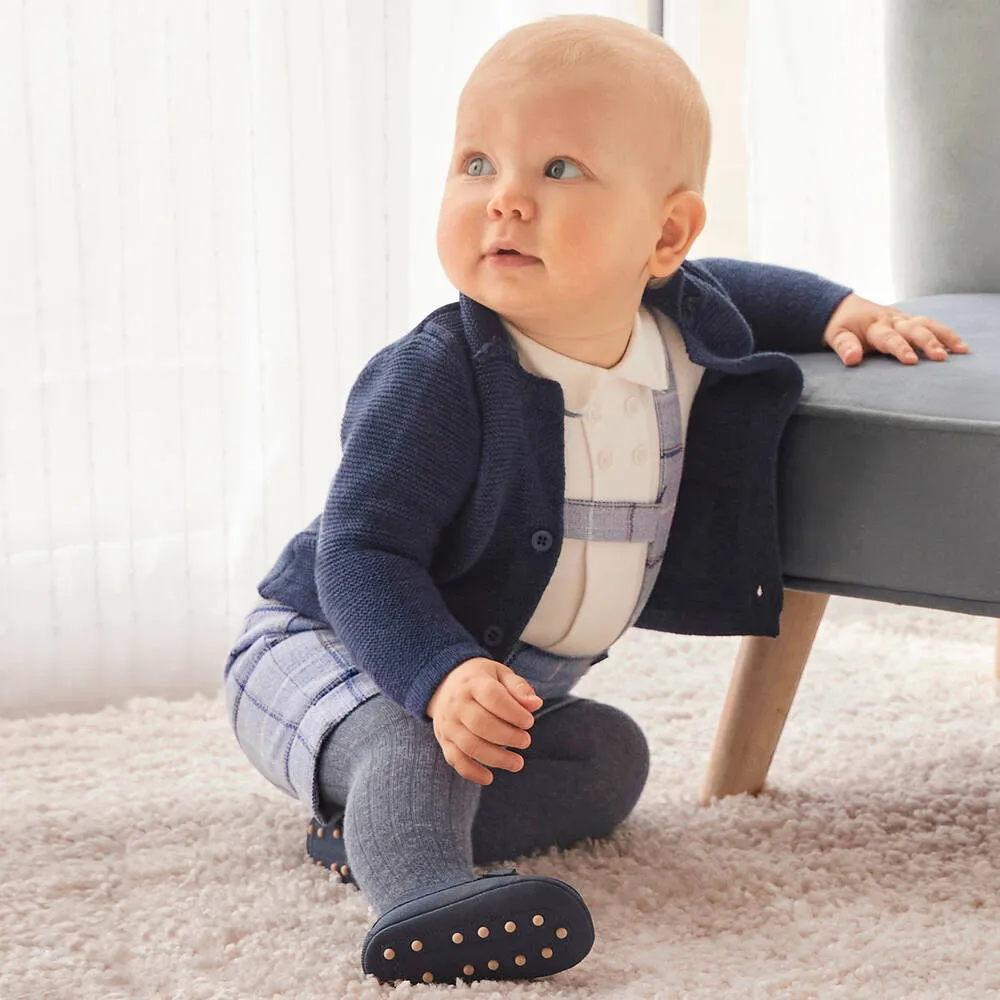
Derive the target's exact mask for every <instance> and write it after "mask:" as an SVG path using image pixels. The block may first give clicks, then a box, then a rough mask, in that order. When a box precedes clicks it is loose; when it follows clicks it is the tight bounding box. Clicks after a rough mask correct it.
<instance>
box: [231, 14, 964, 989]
mask: <svg viewBox="0 0 1000 1000" xmlns="http://www.w3.org/2000/svg"><path fill="white" fill-rule="evenodd" d="M709 133H710V128H709V116H708V111H707V108H706V105H705V101H704V98H703V97H702V93H701V90H700V88H699V86H698V84H697V82H696V80H695V79H694V77H693V76H692V74H691V73H690V71H689V70H688V68H687V66H686V65H685V64H684V63H683V61H682V60H681V59H680V58H679V57H678V56H677V55H676V54H675V53H674V52H673V51H672V50H671V49H670V48H669V47H668V46H667V45H666V44H665V43H664V42H663V40H662V39H660V38H658V37H656V36H654V35H651V34H649V33H647V32H645V31H643V30H641V29H639V28H636V27H633V26H631V25H628V24H625V23H623V22H619V21H616V20H612V19H608V18H600V17H585V16H571V17H559V18H552V19H549V20H545V21H542V22H539V23H536V24H530V25H527V26H524V27H521V28H518V29H516V30H514V31H512V32H511V33H510V34H508V35H507V36H505V37H504V38H503V39H501V40H500V41H499V42H498V43H497V44H496V45H494V46H493V48H492V49H490V50H489V52H487V53H486V55H485V56H484V57H483V59H482V60H481V62H480V63H479V64H478V66H477V67H476V68H475V70H474V71H473V73H472V76H471V78H470V79H469V81H468V83H467V84H466V86H465V89H464V90H463V91H462V95H461V99H460V102H459V107H458V117H457V126H456V134H455V150H454V156H453V158H452V161H451V167H450V170H449V174H448V179H447V184H446V188H445V193H444V199H443V203H442V206H441V213H440V222H439V229H438V251H439V255H440V259H441V262H442V264H443V266H444V269H445V271H446V273H447V275H448V277H449V279H450V280H451V282H452V283H453V284H454V285H455V287H456V288H457V289H458V290H459V292H460V293H461V295H460V298H459V301H458V302H457V303H451V304H449V305H446V306H443V307H442V308H440V309H438V310H437V311H435V312H433V313H432V314H431V315H430V316H428V317H427V318H426V319H425V320H423V321H422V322H421V323H420V324H419V325H418V326H417V327H416V328H415V329H414V330H412V331H411V332H410V333H409V334H407V335H406V336H405V337H402V338H401V339H399V340H397V341H396V342H394V343H392V344H390V345H389V346H388V347H386V348H385V349H383V350H382V351H380V352H379V353H378V354H377V355H376V356H375V357H374V358H373V359H372V360H371V361H370V362H369V363H368V365H367V366H366V367H365V369H364V371H363V372H362V373H361V375H360V377H359V378H358V380H357V382H356V383H355V385H354V387H353V390H352V392H351V395H350V398H349V400H348V403H347V407H346V413H345V416H344V423H343V436H342V440H343V456H342V459H341V462H340V466H339V468H338V470H337V472H336V475H335V476H334V479H333V482H332V485H331V487H330V491H329V495H328V498H327V501H326V504H325V507H324V509H323V512H322V514H321V515H320V516H319V517H318V518H317V519H316V520H315V521H314V522H313V523H312V524H311V525H309V527H308V528H307V529H306V530H305V531H303V532H301V533H300V534H298V535H296V536H295V537H294V538H293V539H292V540H291V541H290V542H289V543H288V545H287V546H286V548H285V549H284V551H283V552H282V553H281V555H280V557H279V559H278V561H277V563H276V565H275V566H274V568H273V569H272V570H271V571H270V572H269V573H268V574H267V576H266V577H265V578H264V580H263V581H262V582H261V584H260V586H259V592H260V601H259V603H258V604H257V605H256V606H255V607H254V608H253V610H252V611H251V612H250V614H249V616H248V618H247V620H246V624H245V627H244V629H243V631H242V633H241V635H240V636H239V638H238V640H237V642H236V643H235V645H234V648H233V650H232V652H231V654H230V657H229V660H228V662H227V665H226V692H227V701H228V705H229V710H230V718H231V722H232V725H233V727H234V729H235V732H236V735H237V738H238V740H239V742H240V745H241V746H242V748H243V750H244V751H245V753H246V754H247V756H248V757H249V758H250V760H251V761H252V762H253V764H254V765H255V766H256V767H257V768H258V769H259V770H260V771H261V772H262V773H263V774H264V775H265V776H266V777H267V778H268V779H269V780H271V781H272V782H273V783H274V784H275V785H277V786H278V787H279V788H281V789H283V790H284V791H286V792H288V793H289V794H291V795H294V796H296V797H298V798H299V799H300V800H301V801H302V802H303V803H304V805H305V807H306V808H307V809H309V810H310V813H311V815H312V816H313V817H315V818H314V822H313V825H312V826H311V827H310V833H309V837H308V846H309V851H310V853H311V854H312V855H313V856H314V857H315V858H317V859H319V860H320V861H323V862H324V863H327V864H329V865H331V866H332V867H335V868H336V870H337V871H338V872H339V873H340V874H341V877H342V878H344V879H345V880H353V881H355V882H356V883H357V885H358V886H359V887H360V888H361V889H362V890H363V891H364V893H365V894H366V897H367V899H368V900H369V902H370V903H371V905H372V906H373V908H374V909H375V911H376V913H377V919H376V921H375V923H374V925H373V926H372V928H371V929H370V931H369V932H368V935H367V937H366V938H365V942H364V945H363V950H362V966H363V968H364V970H365V971H366V972H369V973H373V974H374V975H375V976H377V977H378V978H379V979H380V980H384V981H392V980H400V979H402V980H410V981H412V982H421V981H423V982H432V981H437V982H442V981H454V980H456V979H459V978H461V979H465V980H474V979H484V978H485V979H489V978H493V979H515V978H517V979H521V978H533V977H538V976H545V975H551V974H553V973H556V972H559V971H561V970H563V969H566V968H569V967H570V966H572V965H574V964H576V963H577V962H579V961H580V960H581V959H583V958H584V956H585V955H586V954H587V952H588V950H589V949H590V947H591V945H592V943H593V939H594V930H593V924H592V922H591V917H590V914H589V912H588V909H587V906H586V904H585V902H584V900H583V899H582V898H581V896H580V895H579V894H578V893H577V892H576V891H575V890H574V889H573V888H572V887H570V886H569V885H567V884H566V883H564V882H561V881H559V880H557V879H553V878H543V877H540V876H531V875H520V874H518V873H517V872H516V871H515V870H513V869H500V870H494V871H490V872H487V873H486V874H484V875H481V876H478V877H477V876H476V875H475V874H474V869H473V865H483V864H489V863H492V862H496V861H501V860H504V859H510V858H516V857H519V856H522V855H526V854H530V853H531V852H533V851H536V850H540V849H546V848H551V847H559V848H565V847H569V846H570V845H572V844H574V843H577V842H579V841H582V840H585V839H587V838H600V837H607V836H608V835H609V834H610V833H611V832H612V831H613V830H614V829H615V828H616V827H617V826H618V825H619V824H620V823H621V822H622V821H623V820H624V819H625V818H626V817H627V816H628V815H629V813H630V812H631V810H632V808H633V807H634V805H635V803H636V801H637V800H638V798H639V795H640V793H641V792H642V789H643V786H644V784H645V781H646V777H647V772H648V766H649V755H648V750H647V746H646V741H645V739H644V737H643V734H642V732H641V730H640V729H639V727H638V726H637V725H636V723H635V722H634V721H633V720H632V719H630V718H629V717H628V716H627V715H625V714H624V713H622V712H621V711H619V710H618V709H616V708H613V707H611V706H609V705H604V704H601V703H599V702H596V701H593V700H589V699H586V698H580V697H576V696H574V695H573V694H571V691H572V689H573V687H574V685H575V684H576V682H577V681H578V680H579V679H580V678H581V677H582V676H583V675H584V674H585V673H586V672H587V671H588V670H589V669H590V668H591V667H592V666H593V665H594V664H595V663H598V662H599V661H601V660H603V659H605V658H606V656H607V650H608V649H609V647H610V646H611V645H612V644H613V643H614V642H615V640H616V639H617V638H618V637H619V636H620V635H621V634H622V633H623V632H624V631H625V630H626V629H628V628H629V627H630V626H632V625H638V626H640V627H641V626H646V627H655V628H658V629H665V630H670V631H674V632H681V633H688V634H703V635H722V634H729V635H737V634H740V635H742V634H756V635H772V636H773V635H776V634H777V629H778V615H779V612H780V610H781V597H782V579H781V567H780V564H779V557H778V550H777V541H776V539H777V530H776V512H775V479H776V459H777V449H778V444H779V441H780V438H781V434H782V431H783V428H784V426H785V422H786V420H787V418H788V416H789V415H790V414H791V412H792V410H793V409H794V408H795V406H796V403H797V401H798V398H799V394H800V391H801V387H802V379H801V372H800V371H799V369H798V367H797V366H796V364H795V363H794V362H793V360H792V359H791V358H789V357H788V356H787V354H786V353H781V352H795V351H811V350H823V349H828V348H832V349H834V350H836V351H837V353H838V354H839V355H840V357H841V358H842V359H843V361H844V362H845V363H846V364H856V363H858V362H859V361H860V360H861V357H862V355H863V353H864V352H865V351H867V350H881V351H884V352H886V353H892V354H894V355H895V356H897V357H898V358H900V360H902V361H904V362H906V363H915V362H916V360H917V356H916V353H915V351H914V349H913V346H912V345H916V346H917V347H919V348H920V349H922V350H923V352H924V353H925V354H926V356H927V357H929V358H935V359H943V358H944V357H946V356H947V353H948V350H949V349H950V350H964V349H965V348H964V345H963V344H961V342H960V341H959V340H958V339H957V337H956V336H955V335H954V333H953V332H952V331H951V330H949V329H948V328H947V327H944V326H942V325H940V324H936V323H934V322H933V321H931V320H927V319H924V318H922V317H908V316H904V315H903V314H901V313H899V312H898V311H896V310H893V309H888V308H884V307H881V306H878V305H876V304H875V303H872V302H868V301H866V300H864V299H861V298H859V297H858V296H856V295H853V294H850V291H849V289H847V288H844V287H842V286H840V285H835V284H833V283H831V282H828V281H825V280H823V279H821V278H818V277H816V276H814V275H810V274H806V273H804V272H801V271H793V270H789V269H786V268H779V267H773V266H768V265H761V264H749V263H741V262H737V261H729V260H704V261H701V262H699V263H697V264H695V263H692V262H688V261H686V259H685V258H686V256H687V253H688V251H689V249H690V247H691V244H692V243H693V242H694V240H695V238H696V237H697V236H698V234H699V233H700V232H701V230H702V227H703V226H704V223H705V207H704V202H703V199H702V191H703V187H704V181H705V171H706V167H707V163H708V155H709Z"/></svg>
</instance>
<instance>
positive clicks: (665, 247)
mask: <svg viewBox="0 0 1000 1000" xmlns="http://www.w3.org/2000/svg"><path fill="white" fill-rule="evenodd" d="M660 218H661V220H662V224H661V228H660V239H659V240H658V242H657V244H656V247H655V249H654V250H653V253H652V254H651V255H650V258H649V265H648V266H649V273H650V276H651V277H653V278H665V277H667V276H669V275H671V274H673V273H674V271H676V270H677V268H679V267H680V266H681V264H682V263H683V262H684V258H685V257H687V254H688V251H689V250H690V249H691V244H692V243H694V241H695V240H696V239H697V238H698V234H699V233H700V232H701V231H702V230H703V229H704V228H705V200H704V199H703V198H702V196H701V195H700V194H698V192H697V191H676V192H674V194H672V195H670V197H669V198H667V200H666V201H665V202H664V203H663V210H662V212H661V213H660Z"/></svg>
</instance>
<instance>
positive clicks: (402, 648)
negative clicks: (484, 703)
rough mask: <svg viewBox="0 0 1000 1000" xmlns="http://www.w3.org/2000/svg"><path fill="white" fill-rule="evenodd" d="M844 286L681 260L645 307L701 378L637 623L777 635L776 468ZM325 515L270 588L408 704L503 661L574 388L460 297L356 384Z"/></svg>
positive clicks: (543, 569) (555, 500) (530, 607)
mask: <svg viewBox="0 0 1000 1000" xmlns="http://www.w3.org/2000/svg"><path fill="white" fill-rule="evenodd" d="M849 291H850V289H848V288H845V287H843V286H842V285H836V284H833V283H832V282H829V281H826V280H824V279H822V278H819V277H817V276H815V275H812V274H808V273H806V272H802V271H795V270H791V269H788V268H782V267H776V266H772V265H764V264H753V263H745V262H739V261H734V260H725V259H704V260H701V261H699V262H692V261H688V262H686V263H685V264H684V265H683V266H682V267H681V269H680V270H679V271H678V272H677V273H676V274H675V275H673V277H672V278H671V280H670V281H669V282H668V283H666V284H665V285H664V286H662V287H660V288H654V289H648V290H647V292H646V295H645V297H644V303H645V305H647V306H649V307H652V308H655V309H659V310H661V311H662V312H663V313H665V314H666V315H667V316H669V317H670V318H671V319H672V320H674V322H676V323H677V325H678V326H679V328H680V331H681V334H682V336H683V338H684V343H685V345H686V347H687V351H688V354H689V356H690V358H691V360H692V361H693V362H695V363H696V364H698V365H702V366H703V367H704V368H705V373H704V375H703V377H702V380H701V384H700V386H699V389H698V391H697V393H696V395H695V398H694V403H693V406H692V409H691V415H690V419H689V421H688V430H687V439H686V447H685V456H684V467H683V474H682V479H681V486H680V492H679V495H678V499H677V508H676V512H675V515H674V521H673V526H672V529H671V532H670V539H669V542H668V545H667V551H666V555H665V557H664V560H663V564H662V568H661V570H660V575H659V577H658V579H657V582H656V586H655V588H654V590H653V592H652V595H651V597H650V599H649V602H648V604H647V605H646V608H645V610H644V611H643V614H642V616H641V618H640V619H639V621H638V626H639V627H645V628H654V629H660V630H664V631H670V632H680V633H686V634H700V635H771V636H773V635H776V634H777V631H778V615H779V612H780V610H781V601H782V580H781V566H780V560H779V551H778V534H777V512H776V468H777V454H778V445H779V441H780V438H781V435H782V432H783V430H784V427H785V424H786V421H787V419H788V417H789V415H790V414H791V412H792V410H793V409H794V408H795V406H796V403H797V402H798V399H799V396H800V394H801V390H802V373H801V370H800V369H799V367H798V366H797V365H796V364H795V362H794V361H793V360H792V359H791V358H789V357H788V356H787V355H786V354H783V353H776V352H781V351H791V352H800V351H815V350H821V349H823V345H822V334H823V331H824V330H825V328H826V324H827V321H828V320H829V318H830V315H831V314H832V313H833V310H834V309H835V308H836V307H837V305H838V304H839V303H840V302H841V300H842V299H843V298H844V297H845V296H846V295H847V294H848V293H849ZM342 443H343V454H342V458H341V461H340V465H339V468H338V469H337V472H336V474H335V476H334V479H333V483H332V485H331V487H330V491H329V494H328V498H327V501H326V505H325V507H324V510H323V512H322V514H321V516H319V517H318V518H316V520H315V521H313V523H312V524H311V525H309V527H308V528H307V529H306V530H305V531H303V532H301V533H299V534H297V535H296V536H295V537H294V538H293V539H292V540H291V541H290V542H289V543H288V545H287V546H286V547H285V549H284V550H283V552H282V553H281V555H280V557H279V558H278V561H277V563H276V564H275V566H274V567H273V569H272V570H271V572H270V573H269V574H268V575H267V576H266V578H265V579H264V580H263V581H262V582H261V584H260V585H259V588H258V589H259V591H260V594H261V595H262V596H264V597H269V598H273V599H275V600H279V601H282V602H284V603H286V604H288V605H290V606H292V607H293V608H295V609H296V610H298V611H299V612H300V613H301V614H303V615H306V616H308V617H311V618H315V619H319V620H321V621H325V622H327V623H328V624H329V625H330V627H331V628H332V629H333V630H334V632H336V634H337V635H338V636H339V637H340V639H341V640H342V641H343V643H344V644H345V646H346V648H347V650H348V652H349V653H350V654H351V656H352V658H353V660H354V662H355V663H356V664H357V665H358V666H360V667H361V668H362V669H364V670H365V671H366V672H367V673H368V674H370V675H371V676H372V677H373V678H374V680H375V682H376V684H378V686H379V688H380V689H381V690H382V691H383V692H384V693H385V694H386V695H388V696H389V697H390V698H392V699H394V700H395V701H397V702H398V703H399V704H401V705H402V706H403V707H404V708H405V709H406V710H407V711H408V712H410V713H411V714H413V715H415V716H418V717H419V716H422V715H423V713H424V709H425V708H426V705H427V702H428V701H429V699H430V697H431V695H432V694H433V693H434V690H435V689H436V688H437V686H438V684H439V683H440V682H441V680H442V679H443V678H444V676H445V675H446V674H447V673H448V672H449V671H451V670H452V669H453V668H454V667H456V666H457V665H458V664H460V663H462V662H463V661H464V660H467V659H469V658H471V657H475V656H488V657H490V658H492V659H496V660H504V658H505V657H507V656H509V655H510V653H511V651H512V649H513V647H514V644H515V642H516V641H517V639H518V637H519V636H520V634H521V632H522V630H523V629H524V627H525V625H526V624H527V623H528V621H529V619H530V618H531V615H532V613H533V612H534V610H535V608H536V606H537V604H538V602H539V599H540V598H541V595H542V592H543V591H544V590H545V587H546V584H547V583H548V580H549V577H550V576H551V574H552V571H553V569H554V567H555V565H556V560H557V559H558V557H559V550H560V545H561V542H562V512H563V500H564V473H565V470H564V463H563V396H562V389H561V387H560V386H559V384H558V383H557V382H554V381H551V380H548V379H544V378H540V377H539V376H536V375H532V374H530V373H529V372H527V371H525V370H524V369H523V368H522V367H521V365H520V363H519V361H518V357H517V354H516V352H515V350H514V348H513V346H512V344H511V342H510V338H509V337H508V335H507V333H506V331H505V330H504V328H503V326H502V324H501V323H500V321H499V318H498V317H497V315H496V314H495V313H494V312H492V311H491V310H489V309H487V308H486V307H484V306H482V305H480V304H479V303H477V302H475V301H473V300H471V299H469V298H466V297H465V296H462V297H461V298H460V300H459V301H458V302H457V303H451V304H449V305H446V306H444V307H442V308H441V309H438V310H436V311H435V312H433V313H431V314H430V315H429V316H428V317H427V318H426V319H425V320H423V321H422V322H421V323H420V324H419V325H418V326H417V327H415V328H414V329H413V330H412V331H411V332H410V333H408V334H407V335H406V336H404V337H402V338H401V339H399V340H397V341H395V342H394V343H392V344H390V345H388V346H387V347H385V348H384V349H383V350H381V351H380V352H379V353H378V354H376V355H375V357H374V358H372V360H371V361H370V362H369V363H368V364H367V366H366V367H365V369H364V370H363V371H362V373H361V375H360V376H359V377H358V379H357V381H356V383H355V385H354V387H353V389H352V391H351V394H350V397H349V399H348V402H347V408H346V412H345V416H344V421H343V431H342Z"/></svg>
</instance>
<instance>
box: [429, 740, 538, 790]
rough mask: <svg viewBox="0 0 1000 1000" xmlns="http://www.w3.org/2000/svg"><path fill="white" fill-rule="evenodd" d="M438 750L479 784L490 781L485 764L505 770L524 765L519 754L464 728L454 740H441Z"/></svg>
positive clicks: (462, 773)
mask: <svg viewBox="0 0 1000 1000" xmlns="http://www.w3.org/2000/svg"><path fill="white" fill-rule="evenodd" d="M441 750H442V752H443V753H444V759H445V760H446V761H448V763H449V764H451V766H452V767H453V768H455V770H456V771H458V773H459V774H460V775H462V777H463V778H468V779H469V780H470V781H475V782H476V783H477V784H480V785H488V784H490V783H491V782H492V781H493V775H492V773H491V772H490V771H489V770H488V769H487V768H488V767H501V768H503V769H504V770H505V771H520V770H521V768H522V767H524V758H523V757H521V756H520V755H519V754H516V753H513V752H511V751H510V750H505V749H504V748H503V747H498V746H495V745H494V744H492V743H490V742H488V741H487V740H483V739H480V738H479V737H478V736H476V735H475V734H474V733H470V732H469V731H468V730H467V729H466V730H463V731H461V732H459V733H458V734H457V735H456V736H455V738H454V739H453V740H448V741H446V742H444V743H442V744H441ZM483 765H487V766H485V767H484V766H483Z"/></svg>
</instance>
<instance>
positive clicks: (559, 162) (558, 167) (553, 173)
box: [545, 157, 583, 181]
mask: <svg viewBox="0 0 1000 1000" xmlns="http://www.w3.org/2000/svg"><path fill="white" fill-rule="evenodd" d="M573 170H575V171H576V173H575V174H574V173H567V171H573ZM545 176H546V177H551V178H552V179H553V180H557V181H561V180H572V178H574V177H582V176H583V173H582V171H581V170H580V168H579V167H578V166H577V165H576V164H575V163H571V162H570V161H569V160H564V159H562V158H561V157H560V158H559V159H556V160H553V161H552V162H551V163H550V164H549V165H548V166H547V167H546V168H545Z"/></svg>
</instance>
